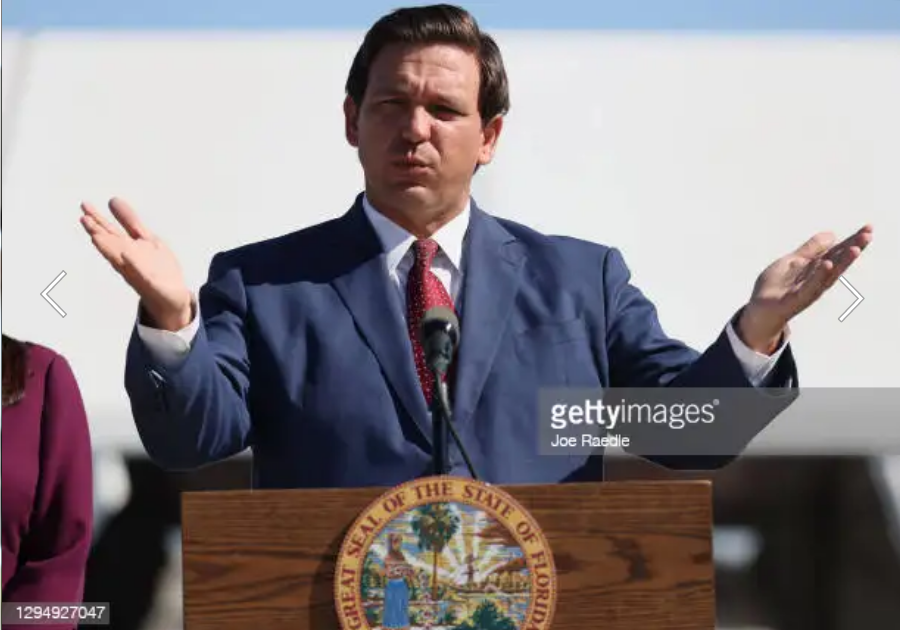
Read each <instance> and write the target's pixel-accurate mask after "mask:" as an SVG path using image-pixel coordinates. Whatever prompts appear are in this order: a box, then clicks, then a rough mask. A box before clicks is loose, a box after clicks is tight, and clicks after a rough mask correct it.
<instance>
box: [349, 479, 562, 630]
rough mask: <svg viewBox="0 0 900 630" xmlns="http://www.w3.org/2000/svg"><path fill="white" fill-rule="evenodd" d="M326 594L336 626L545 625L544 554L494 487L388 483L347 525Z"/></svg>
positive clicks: (535, 531) (551, 591)
mask: <svg viewBox="0 0 900 630" xmlns="http://www.w3.org/2000/svg"><path fill="white" fill-rule="evenodd" d="M334 596H335V606H336V609H337V614H338V619H339V621H340V624H341V628H343V630H400V629H404V630H415V629H426V628H427V629H430V630H476V629H477V630H545V629H547V628H549V627H550V623H551V621H552V618H553V613H554V609H555V606H556V569H555V566H554V563H553V554H552V553H551V550H550V548H549V545H548V544H547V540H546V539H545V537H544V535H543V533H542V532H541V529H540V527H539V526H538V524H537V522H536V521H535V520H534V519H533V518H532V517H531V516H530V515H529V514H528V512H527V511H526V510H525V509H524V508H523V507H522V506H521V505H519V504H518V503H517V502H516V501H515V499H513V497H511V496H510V495H509V494H507V493H506V492H504V491H503V490H501V489H500V488H497V487H494V486H491V485H488V484H484V483H482V482H478V481H473V480H471V479H463V478H457V477H425V478H423V479H417V480H415V481H411V482H409V483H406V484H403V485H400V486H397V487H395V488H392V489H391V490H389V491H388V492H386V493H384V494H383V495H382V496H380V497H379V498H378V499H377V500H375V501H374V502H373V503H372V504H370V505H369V507H368V508H367V509H366V510H364V511H363V512H362V513H361V514H360V515H359V517H358V518H357V519H356V521H355V522H354V523H353V525H351V527H350V529H349V530H348V532H347V533H346V535H345V538H344V541H343V545H342V546H341V550H340V553H339V555H338V558H337V564H336V567H335V575H334Z"/></svg>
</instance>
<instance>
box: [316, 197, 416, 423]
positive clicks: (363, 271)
mask: <svg viewBox="0 0 900 630" xmlns="http://www.w3.org/2000/svg"><path fill="white" fill-rule="evenodd" d="M361 199H362V196H360V197H359V198H358V199H357V203H356V205H355V206H354V207H353V208H352V209H351V210H350V212H348V213H347V214H346V215H345V216H344V217H343V219H342V223H343V226H342V227H343V229H344V230H345V234H343V235H342V237H341V238H339V239H337V242H338V243H341V247H343V246H344V244H345V243H346V244H347V251H349V252H351V253H350V256H351V257H352V258H353V260H352V261H350V263H351V264H350V269H349V271H348V272H347V273H344V274H342V275H340V276H338V277H337V278H335V280H334V281H333V286H334V287H335V289H336V290H337V292H338V294H339V295H340V296H341V299H343V301H344V303H345V304H346V305H347V308H348V310H349V311H350V313H351V315H352V316H353V319H354V321H355V322H356V325H357V327H358V328H359V330H360V332H361V334H362V336H363V337H364V338H365V341H366V343H367V344H368V345H369V347H370V348H371V349H372V352H373V353H374V354H375V357H376V359H377V360H378V362H379V364H380V365H381V369H382V370H383V372H384V375H385V378H386V379H387V381H388V383H389V384H390V385H391V387H392V388H393V390H394V391H395V392H396V394H397V397H398V398H399V399H400V401H401V403H402V404H403V406H404V407H405V408H406V411H407V412H408V413H409V415H410V416H411V417H412V419H413V420H414V421H415V423H416V425H417V427H418V428H419V429H420V430H421V431H422V432H423V435H424V436H425V437H426V439H430V438H429V436H430V435H431V429H430V418H429V415H428V413H429V412H428V407H427V405H426V403H425V397H424V396H423V395H422V389H421V386H420V385H419V377H418V375H417V374H416V369H415V362H414V361H413V359H412V344H411V343H410V341H409V336H408V333H407V329H406V323H405V321H404V317H403V314H402V313H401V312H399V311H398V309H397V302H396V299H395V298H394V296H393V295H392V292H394V291H396V288H395V287H394V286H393V285H392V284H391V280H390V278H389V277H388V275H387V272H386V270H385V267H384V258H383V257H382V255H381V254H382V248H381V243H380V242H379V240H378V236H377V234H375V231H374V229H373V228H372V226H371V225H370V224H369V221H368V219H367V218H366V216H365V213H364V212H363V209H362V205H361V203H360V201H361Z"/></svg>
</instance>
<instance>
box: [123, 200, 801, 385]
mask: <svg viewBox="0 0 900 630" xmlns="http://www.w3.org/2000/svg"><path fill="white" fill-rule="evenodd" d="M363 210H364V212H365V214H366V217H367V218H368V220H369V222H370V223H371V224H372V227H373V228H374V229H375V232H376V234H377V235H378V238H379V240H380V241H381V245H382V249H383V251H384V254H383V256H384V263H385V273H386V274H387V276H388V277H389V278H390V279H391V282H392V284H393V285H394V287H395V288H396V292H395V295H396V298H397V305H398V307H399V308H400V312H401V313H404V314H405V313H406V279H407V277H409V271H410V269H411V268H412V266H413V263H414V262H415V254H414V252H413V250H412V244H413V242H414V241H415V240H416V238H415V236H413V235H412V234H410V233H409V232H407V231H406V230H405V229H403V228H402V227H400V226H399V225H397V224H396V223H394V222H393V221H391V220H390V219H388V218H387V217H386V216H384V215H383V214H381V213H380V212H378V211H377V210H375V209H374V208H373V207H372V206H371V204H370V203H369V200H368V198H366V197H365V196H363ZM470 214H471V205H470V204H467V205H466V208H465V209H464V210H463V212H461V213H460V214H459V215H458V216H457V217H455V218H454V219H453V220H451V221H450V222H449V223H447V224H446V225H445V226H444V227H442V228H441V229H440V230H439V231H438V232H436V233H435V234H434V235H433V236H432V239H433V240H434V241H436V242H437V244H438V245H439V246H440V249H439V250H438V253H437V255H436V256H435V258H434V262H433V263H432V267H431V270H432V271H433V272H434V274H435V275H436V276H437V277H438V279H439V280H440V281H441V283H442V284H443V285H444V288H445V289H447V292H448V293H449V294H450V297H451V298H452V299H453V303H454V304H456V305H457V307H459V297H460V288H461V287H462V281H463V268H462V250H463V241H464V239H465V234H466V229H467V228H468V225H469V215H470ZM200 321H201V313H200V307H199V304H197V303H196V302H195V305H194V319H193V320H192V321H191V323H190V324H188V325H187V326H186V327H184V328H182V329H181V330H179V331H177V332H170V331H167V330H157V329H155V328H150V327H148V326H145V325H143V324H141V323H140V321H138V322H137V329H138V336H139V337H140V338H141V340H142V341H143V342H144V344H145V345H146V347H147V350H148V351H149V352H150V354H152V355H153V357H154V359H155V360H156V361H157V362H159V363H160V364H162V365H164V366H166V367H168V368H174V367H177V366H178V364H179V363H180V362H181V361H183V360H184V357H185V356H186V355H187V353H188V352H189V351H190V349H191V344H192V343H193V340H194V336H195V335H196V334H197V330H198V328H199V326H200ZM726 334H727V336H728V340H729V341H730V342H731V347H732V350H733V351H734V353H735V356H736V357H737V359H738V361H739V362H740V364H741V366H742V367H743V370H744V374H746V376H747V379H748V380H749V381H750V382H751V383H752V384H753V385H754V386H756V387H759V386H764V385H765V384H766V382H767V379H768V376H769V375H770V374H771V372H772V369H773V368H774V367H775V364H776V363H777V361H778V359H779V357H780V356H781V353H782V352H783V350H784V347H785V346H786V344H787V333H785V339H782V342H781V345H780V346H779V347H778V349H777V350H776V351H775V353H773V354H772V355H765V354H761V353H759V352H756V351H755V350H753V349H751V348H749V347H748V346H747V345H746V344H745V343H744V342H743V341H741V339H740V338H739V337H738V335H737V333H736V332H735V330H734V326H733V325H732V323H731V322H728V324H727V327H726Z"/></svg>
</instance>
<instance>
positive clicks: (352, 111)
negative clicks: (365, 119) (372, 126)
mask: <svg viewBox="0 0 900 630" xmlns="http://www.w3.org/2000/svg"><path fill="white" fill-rule="evenodd" d="M358 119H359V109H358V108H357V107H356V103H355V102H354V101H353V99H352V98H350V95H349V94H348V95H347V96H346V97H345V98H344V134H345V135H346V136H347V142H349V143H350V146H352V147H359V127H358V126H357V121H358Z"/></svg>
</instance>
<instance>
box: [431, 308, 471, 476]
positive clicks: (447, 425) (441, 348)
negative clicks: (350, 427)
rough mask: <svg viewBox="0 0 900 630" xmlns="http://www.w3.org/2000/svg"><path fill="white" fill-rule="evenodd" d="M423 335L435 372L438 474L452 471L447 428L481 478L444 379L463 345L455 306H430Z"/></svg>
mask: <svg viewBox="0 0 900 630" xmlns="http://www.w3.org/2000/svg"><path fill="white" fill-rule="evenodd" d="M419 335H420V340H421V342H422V350H423V352H424V353H425V365H426V366H427V367H428V369H429V370H430V371H431V374H432V375H433V376H434V391H433V395H432V397H431V426H432V448H434V474H435V475H446V474H448V473H449V472H450V457H449V455H448V452H447V451H448V446H449V445H448V440H447V431H448V430H449V432H450V434H451V435H452V436H453V441H454V442H456V446H457V447H458V448H459V452H460V453H461V454H462V456H463V459H464V460H465V462H466V467H467V468H468V469H469V474H470V475H472V478H473V479H475V480H476V481H477V480H478V474H477V473H476V472H475V466H474V465H473V464H472V460H471V458H470V457H469V454H468V452H466V448H465V446H463V443H462V439H460V437H459V434H458V433H457V432H456V427H455V426H454V425H453V420H452V412H451V410H450V395H449V393H448V391H447V383H446V382H445V381H444V377H445V376H446V375H447V372H448V371H449V370H450V365H451V364H452V362H453V356H454V354H455V352H456V349H457V347H458V346H459V338H460V335H459V319H458V318H457V317H456V313H454V312H453V311H452V310H451V309H449V308H446V307H443V306H435V307H433V308H430V309H428V311H427V312H426V313H425V316H424V317H423V318H422V324H421V326H420V328H419Z"/></svg>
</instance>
